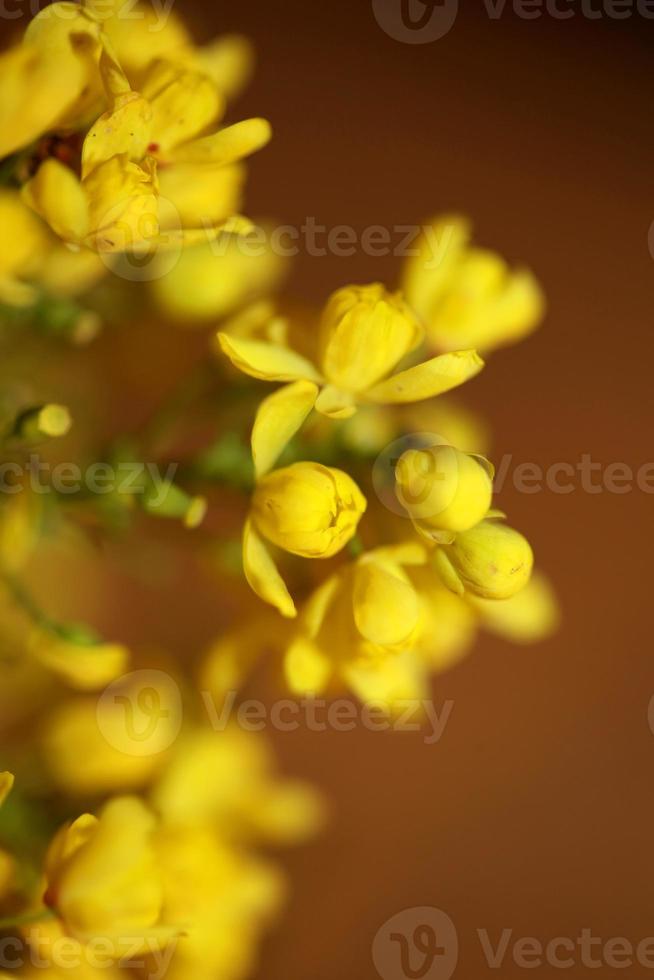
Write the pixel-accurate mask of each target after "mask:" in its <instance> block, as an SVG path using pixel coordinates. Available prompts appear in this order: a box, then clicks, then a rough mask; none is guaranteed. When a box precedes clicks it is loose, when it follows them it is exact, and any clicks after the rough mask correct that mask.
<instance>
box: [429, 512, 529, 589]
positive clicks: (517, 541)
mask: <svg viewBox="0 0 654 980" xmlns="http://www.w3.org/2000/svg"><path fill="white" fill-rule="evenodd" d="M533 563H534V556H533V552H532V550H531V546H530V544H529V542H528V541H527V539H526V538H524V537H523V536H522V534H519V533H518V532H517V531H514V530H513V528H510V527H507V526H506V525H505V524H501V523H499V522H498V521H495V520H492V521H482V522H481V523H480V524H478V525H477V527H473V528H472V529H471V530H470V531H465V532H464V533H463V534H459V535H457V537H456V540H455V541H454V542H453V544H451V545H446V546H444V547H442V548H439V549H438V551H437V552H436V566H437V568H438V570H439V572H440V574H441V577H442V578H443V581H444V582H445V584H446V585H447V587H448V588H450V589H452V591H453V592H457V593H458V594H459V595H463V593H464V592H466V591H469V592H472V593H473V594H474V595H477V596H481V597H482V598H485V599H509V598H510V597H511V596H513V595H515V594H516V593H517V592H519V591H520V589H522V588H524V587H525V585H527V583H528V582H529V579H530V576H531V570H532V568H533Z"/></svg>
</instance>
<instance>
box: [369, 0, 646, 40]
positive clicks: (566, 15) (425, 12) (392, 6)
mask: <svg viewBox="0 0 654 980" xmlns="http://www.w3.org/2000/svg"><path fill="white" fill-rule="evenodd" d="M481 7H482V9H483V11H484V12H485V13H486V15H487V17H488V19H489V20H491V21H497V20H500V19H501V18H502V17H503V16H505V15H506V14H509V13H511V14H513V15H514V16H515V17H518V18H519V19H520V20H529V21H533V20H539V19H540V18H541V17H549V18H551V19H552V20H566V21H567V20H571V19H573V18H582V19H584V20H591V21H597V20H627V19H628V18H630V17H642V18H643V19H645V20H654V0H481ZM372 9H373V13H374V15H375V19H376V21H377V23H378V24H379V26H380V27H381V28H382V30H383V31H384V32H385V33H386V34H388V36H389V37H392V38H393V39H394V40H395V41H401V42H402V43H403V44H431V43H432V42H434V41H438V40H439V39H440V38H442V37H445V35H446V34H449V32H450V31H451V30H452V28H453V27H454V25H455V23H456V19H457V16H458V13H459V0H372Z"/></svg>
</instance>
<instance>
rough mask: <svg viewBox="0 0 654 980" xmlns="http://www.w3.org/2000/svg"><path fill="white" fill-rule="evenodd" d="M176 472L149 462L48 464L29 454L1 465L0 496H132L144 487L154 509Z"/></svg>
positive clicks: (143, 489) (175, 464)
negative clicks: (28, 492)
mask: <svg viewBox="0 0 654 980" xmlns="http://www.w3.org/2000/svg"><path fill="white" fill-rule="evenodd" d="M177 469H178V464H177V463H169V464H168V465H167V466H166V468H165V470H162V468H161V467H160V466H159V465H158V464H157V463H152V462H147V463H144V462H121V463H117V464H116V465H113V464H111V463H101V462H97V463H90V464H89V465H88V466H86V467H82V466H79V465H78V464H77V463H70V462H59V463H50V462H48V461H47V460H44V459H41V457H40V456H39V455H38V454H36V453H31V454H30V456H29V457H28V459H27V461H26V462H24V463H19V462H17V461H16V460H6V461H5V462H3V463H0V494H9V495H13V494H16V493H20V492H21V490H26V489H29V490H31V491H32V492H33V493H37V494H49V493H56V494H63V495H68V496H73V495H75V494H82V493H84V494H98V495H100V496H104V495H107V494H113V493H117V494H125V495H127V496H131V495H132V494H139V493H144V492H145V488H146V486H147V488H148V492H149V493H150V494H151V499H152V503H153V505H154V506H155V507H156V506H158V505H159V504H161V503H162V502H163V500H164V499H165V497H166V494H167V492H168V490H169V488H170V484H171V483H172V481H173V479H174V477H175V474H176V472H177Z"/></svg>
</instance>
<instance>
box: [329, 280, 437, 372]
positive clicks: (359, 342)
mask: <svg viewBox="0 0 654 980" xmlns="http://www.w3.org/2000/svg"><path fill="white" fill-rule="evenodd" d="M422 336H423V334H422V328H421V327H420V325H419V324H418V321H417V320H416V319H415V317H414V315H413V313H412V312H411V310H410V309H409V307H408V306H407V305H406V303H404V301H403V300H402V298H401V296H400V294H399V293H389V292H387V291H386V290H385V289H384V287H383V286H381V285H380V284H379V283H373V284H372V285H370V286H346V287H345V288H344V289H339V290H337V291H336V292H335V293H334V294H333V295H332V297H331V298H330V300H329V302H328V303H327V306H326V307H325V311H324V313H323V318H322V327H321V353H322V367H323V372H324V374H325V377H326V378H327V380H328V381H329V382H330V383H331V384H332V385H335V386H336V387H337V388H341V389H344V390H345V391H365V390H366V389H367V388H370V387H372V385H374V384H376V383H377V382H378V381H381V379H382V378H384V377H386V375H387V374H389V372H390V371H391V370H392V369H393V368H394V367H395V365H396V364H397V363H398V361H400V360H401V359H402V358H403V357H404V356H405V355H406V354H408V353H409V351H411V350H413V348H414V347H416V346H417V345H418V344H419V343H420V341H421V340H422Z"/></svg>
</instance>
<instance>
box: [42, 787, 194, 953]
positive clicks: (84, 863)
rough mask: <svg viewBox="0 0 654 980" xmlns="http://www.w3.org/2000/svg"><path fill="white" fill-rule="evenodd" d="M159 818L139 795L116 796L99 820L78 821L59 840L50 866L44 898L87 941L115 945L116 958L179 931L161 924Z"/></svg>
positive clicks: (52, 848) (66, 925)
mask: <svg viewBox="0 0 654 980" xmlns="http://www.w3.org/2000/svg"><path fill="white" fill-rule="evenodd" d="M154 830H155V820H154V817H153V816H152V814H151V813H150V812H149V811H148V809H147V808H146V807H145V805H144V804H143V803H142V802H141V801H140V800H138V799H136V798H135V797H127V796H126V797H117V798H115V799H113V800H111V801H110V802H109V803H107V804H106V806H105V807H104V809H103V810H102V812H101V814H100V817H99V818H96V817H94V816H91V814H85V815H84V816H81V817H78V818H77V820H74V821H73V822H72V823H70V824H67V825H66V826H65V827H63V828H62V830H60V831H59V833H58V834H57V835H56V836H55V838H54V840H53V841H52V843H51V845H50V848H49V850H48V853H47V856H46V861H45V877H46V883H47V889H46V893H45V898H44V901H45V902H46V904H47V905H48V906H49V907H50V908H51V909H53V911H54V912H55V913H56V915H57V917H58V918H59V920H60V921H61V923H62V925H63V928H64V929H65V931H66V932H67V933H68V934H69V935H71V936H73V937H74V938H76V939H78V940H79V941H80V942H88V941H90V940H92V939H94V938H98V937H102V938H106V939H108V940H111V941H112V956H113V955H115V958H116V959H120V958H121V957H122V956H125V955H126V953H127V952H128V951H131V952H130V955H133V954H134V953H136V952H137V950H138V951H143V950H145V949H147V948H150V949H152V948H153V946H165V945H167V944H168V943H169V942H170V941H171V940H172V939H174V938H175V936H176V935H178V934H179V930H176V929H175V928H174V927H172V926H166V925H162V923H161V915H162V910H163V900H164V896H163V881H162V875H161V870H160V868H159V866H158V863H157V859H156V854H155V850H154V845H153V834H154Z"/></svg>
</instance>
